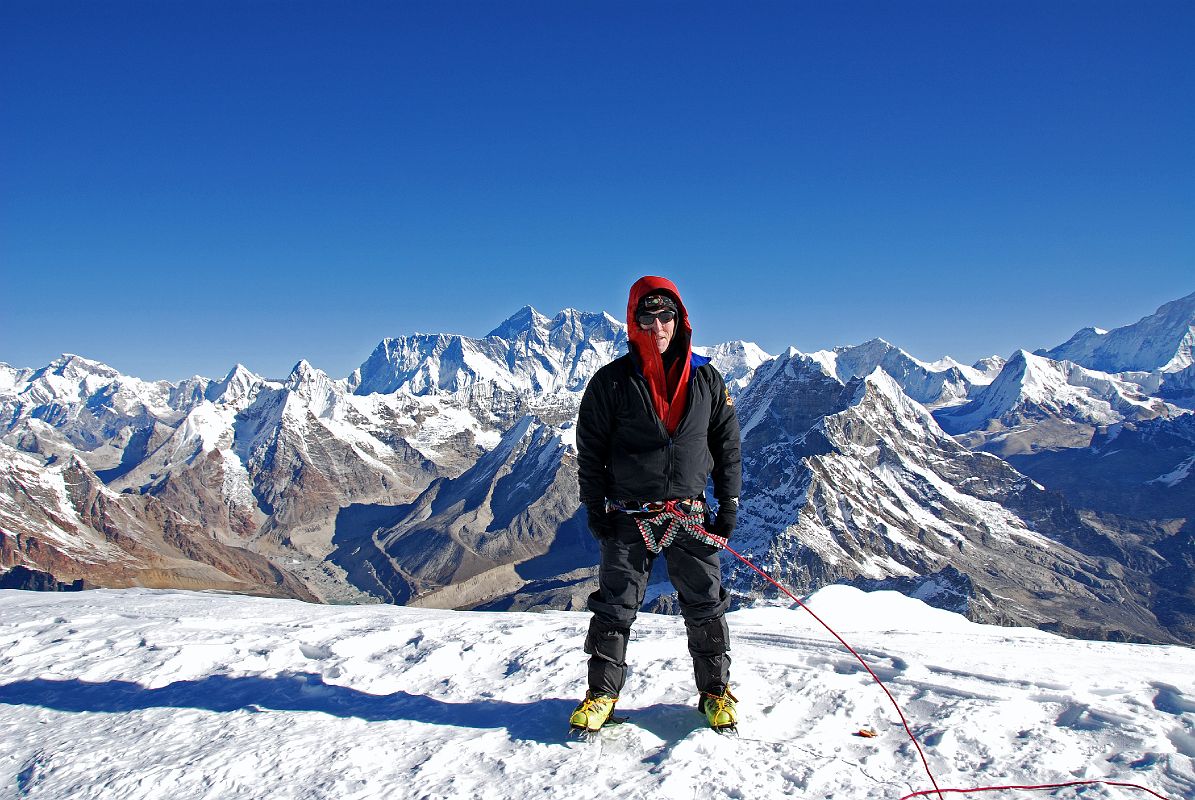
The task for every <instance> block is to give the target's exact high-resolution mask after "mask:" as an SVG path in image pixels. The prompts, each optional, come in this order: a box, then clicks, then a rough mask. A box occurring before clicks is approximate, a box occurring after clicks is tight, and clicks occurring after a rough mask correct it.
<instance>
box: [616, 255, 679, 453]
mask: <svg viewBox="0 0 1195 800" xmlns="http://www.w3.org/2000/svg"><path fill="white" fill-rule="evenodd" d="M660 291H663V292H665V293H667V294H669V295H671V296H672V299H673V300H675V301H676V308H677V320H676V333H675V334H673V337H672V343H671V344H669V345H668V349H669V351H671V352H672V353H676V354H677V358H676V359H675V360H674V361H673V363H672V368H671V369H669V370H668V374H667V375H665V374H664V359H663V357H662V356H661V354H660V353H659V352H658V351H657V350H656V345H655V342H653V341H652V339H651V336H650V335H649V334H648V333H647V332H646V331H644V330H641V329H640V328H639V324H638V323H637V322H635V310H636V309H637V308H638V307H639V301H640V300H642V299H643V298H644V297H646V296H647V295H649V294H656V293H658V292H660ZM692 338H693V329H692V327H690V325H689V313H688V312H687V311H685V304H684V302H683V301H681V299H680V292H678V291H677V290H676V286H675V285H674V284H673V283H672V281H670V280H668V279H667V278H660V277H657V276H655V275H647V276H645V277H642V278H640V279H639V280H637V281H635V285H634V286H632V287H631V294H630V297H629V298H628V299H627V340H628V341H629V342H630V347H631V349H632V350H633V351H634V352H635V354H636V355H638V356H639V363H640V364H642V365H643V377H645V378H646V379H647V385H648V387H649V388H650V390H651V402H652V405H653V406H655V409H656V415H657V416H658V417H659V418H660V421H661V422H663V423H664V427H665V428H666V429H667V430H668V434H669V435H672V434H674V433H676V429H677V427H678V426H679V425H680V419H681V416H682V415H683V414H684V413H685V403H686V401H687V400H688V399H689V361H690V353H691V352H692V351H691V344H692Z"/></svg>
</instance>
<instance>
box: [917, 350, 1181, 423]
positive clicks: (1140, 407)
mask: <svg viewBox="0 0 1195 800" xmlns="http://www.w3.org/2000/svg"><path fill="white" fill-rule="evenodd" d="M1177 411H1178V409H1175V408H1173V407H1171V406H1168V405H1167V404H1166V403H1164V402H1163V401H1161V400H1157V399H1155V398H1151V397H1148V396H1147V395H1145V394H1144V393H1143V392H1142V391H1141V390H1140V387H1139V386H1137V385H1136V384H1134V383H1131V382H1128V381H1125V380H1121V379H1120V378H1118V377H1117V376H1115V375H1109V374H1108V373H1105V372H1100V371H1098V370H1091V369H1086V368H1084V367H1082V366H1079V365H1078V364H1074V363H1072V362H1070V361H1056V360H1054V359H1051V358H1047V357H1046V356H1042V355H1037V354H1034V353H1030V352H1028V351H1026V350H1018V351H1017V352H1016V353H1014V354H1013V355H1012V357H1011V358H1010V359H1009V360H1008V362H1007V363H1006V364H1005V365H1004V367H1003V368H1002V369H1001V371H1000V374H999V375H998V376H997V377H996V379H995V380H994V381H992V383H991V384H989V385H988V386H987V387H985V388H984V389H982V390H981V391H979V392H978V393H977V394H976V395H975V396H974V397H973V399H972V400H971V401H970V402H968V403H967V404H965V405H963V406H960V407H958V408H955V409H950V410H946V411H942V412H940V413H938V414H936V416H937V419H938V421H939V423H941V424H942V426H943V427H944V428H945V429H946V430H948V431H950V432H951V433H962V432H966V431H973V430H976V429H978V428H981V427H984V426H986V425H988V423H989V422H990V421H991V420H1001V421H1003V422H1005V423H1006V424H1014V417H1018V416H1019V415H1023V414H1026V413H1028V414H1029V415H1030V416H1032V417H1033V418H1034V419H1036V420H1038V421H1040V420H1042V419H1049V418H1055V419H1065V420H1066V421H1068V422H1070V423H1073V422H1080V423H1084V424H1087V425H1110V424H1113V423H1116V422H1119V421H1121V420H1123V419H1125V418H1133V419H1147V418H1151V417H1154V416H1158V415H1168V414H1171V413H1177Z"/></svg>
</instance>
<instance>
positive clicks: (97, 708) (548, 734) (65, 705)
mask: <svg viewBox="0 0 1195 800" xmlns="http://www.w3.org/2000/svg"><path fill="white" fill-rule="evenodd" d="M575 703H576V701H575V700H564V699H559V698H548V699H545V700H538V701H535V702H531V703H511V702H507V701H504V700H474V701H468V702H462V703H451V702H446V701H443V700H436V699H434V698H431V697H427V696H425V695H420V694H410V693H408V692H403V691H398V692H394V693H393V694H386V695H375V694H369V693H367V692H362V691H359V690H357V689H352V688H349V687H347V686H337V685H334V684H328V683H325V682H324V681H323V679H322V678H321V677H320V676H319V675H316V674H314V673H308V672H299V673H283V674H281V675H278V676H276V677H272V678H264V677H259V676H242V677H233V676H230V675H210V676H208V677H206V678H200V679H198V680H191V681H176V682H174V683H171V684H169V685H167V686H162V687H160V688H156V689H149V688H146V687H144V686H142V685H141V684H139V683H134V682H131V681H104V682H102V683H92V682H89V681H81V680H77V679H72V680H46V679H44V678H35V679H33V680H27V681H15V682H13V683H7V684H0V704H3V705H27V706H41V707H43V708H48V709H52V710H55V711H67V712H74V713H78V712H91V713H101V714H120V713H126V712H131V711H143V710H146V709H150V708H194V709H200V710H205V711H216V712H231V711H249V712H265V711H313V712H319V713H323V714H329V715H332V716H335V717H345V718H348V717H355V718H357V719H363V720H366V721H367V722H385V721H392V720H408V721H411V722H421V723H426V724H431V725H452V726H457V727H462V728H493V729H505V730H506V731H507V733H508V734H509V735H510V737H511V738H512V739H521V740H526V741H535V742H541V743H544V744H555V743H560V742H564V741H566V739H567V727H568V722H567V720H568V715H569V713H570V712H571V711H572V709H573V706H574V705H575ZM630 713H631V714H632V716H633V717H634V722H635V723H636V724H638V725H639V726H640V727H642V728H644V729H645V730H648V731H651V732H652V733H654V734H656V735H657V736H660V737H661V738H663V739H665V740H671V741H677V740H679V739H681V738H684V736H686V735H687V734H689V733H691V732H692V731H693V730H694V729H695V728H697V727H699V723H700V720H699V718H698V715H697V714H695V713H694V711H693V709H692V707H688V706H678V705H661V706H651V707H648V708H644V709H641V710H637V709H632V710H631V711H630Z"/></svg>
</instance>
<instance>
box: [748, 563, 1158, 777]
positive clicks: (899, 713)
mask: <svg viewBox="0 0 1195 800" xmlns="http://www.w3.org/2000/svg"><path fill="white" fill-rule="evenodd" d="M725 547H726V551H727V552H728V553H730V554H731V555H732V556H734V557H735V558H737V559H738V560H739V561H742V562H743V563H744V564H746V565H747V566H748V567H750V568H751V569H753V570H755V571H756V572H758V573H759V574H760V575H762V576H763V577H764V579H765V580H767V581H768V583H770V584H772V585H773V586H775V587H776V588H777V589H779V590H780V591H782V592H784V593H785V594H786V595H788V596H789V597H790V598H791V599H792V600H793V602H795V603H796V604H797V605H799V606H800V607H801V608H803V609H805V610H806V611H808V612H809V615H810V616H812V617H813V618H814V619H815V620H817V621H818V623H819V624H820V625H821V626H822V627H823V628H825V629H826V630H828V631H829V632H830V634H831V635H832V636H833V637H834V638H835V639H837V640H838V642H839V644H841V645H842V646H843V647H845V648H846V649H847V650H849V651H850V653H851V655H853V656H854V657H855V658H857V659H858V660H859V663H860V664H862V665H863V669H865V670H867V674H868V675H870V676H871V677H872V678H873V679H875V682H876V683H878V684H879V685H880V688H881V689H883V690H884V694H886V695H888V700H889V701H891V703H892V707H893V708H894V709H896V714H897V716H899V717H900V722H901V724H902V725H904V726H905V733H907V734H908V735H909V740H910V741H912V742H913V746H914V747H916V748H917V755H919V756H921V765H922V766H923V767H925V774H926V776H928V777H929V782H930V783H932V784H933V786H934V788H932V789H925V790H923V791H920V792H913V793H912V794H907V795H905V796H904V797H902V798H900V800H910V798H913V797H925V796H927V795H932V794H936V795H937V796H938V799H939V800H942V795H944V794H971V793H974V792H996V791H1004V790H1024V791H1034V790H1044V789H1061V788H1064V787H1067V786H1092V785H1096V784H1102V785H1105V786H1120V787H1124V788H1129V789H1139V790H1141V791H1143V792H1147V793H1149V794H1151V795H1153V796H1154V797H1157V798H1159V799H1160V800H1170V798H1168V797H1166V796H1165V795H1160V794H1158V793H1157V792H1155V791H1153V790H1152V789H1147V788H1145V787H1144V786H1138V785H1137V784H1135V783H1121V782H1118V781H1101V780H1086V781H1070V782H1067V783H1047V784H1039V785H1032V786H976V787H974V788H972V789H941V788H939V787H938V781H937V779H936V778H935V777H934V773H933V770H931V769H930V767H929V761H928V760H927V759H926V757H925V751H924V750H922V749H921V742H919V741H917V737H916V736H914V735H913V729H912V728H910V727H909V721H908V720H907V719H905V715H904V712H903V711H902V710H901V708H900V704H899V703H897V702H896V698H895V697H893V696H892V692H890V691H888V687H887V686H885V685H884V682H883V681H882V680H880V676H879V675H876V674H875V672H874V671H873V670H872V668H871V666H870V665H868V663H867V662H866V661H864V660H863V656H861V655H859V654H858V653H857V652H856V651H855V648H853V647H851V646H850V645H849V644H847V642H846V640H845V639H843V638H842V637H841V636H839V635H838V632H837V631H835V630H834V629H833V628H831V627H830V626H829V625H827V624H826V622H825V621H824V620H823V619H822V618H821V617H819V616H818V615H817V614H815V613H814V611H813V609H811V608H810V607H809V606H807V605H805V604H804V603H803V602H801V599H800V598H799V597H797V596H796V595H795V594H793V593H792V592H790V591H789V590H788V589H785V588H784V587H783V586H781V585H780V584H779V583H777V582H776V580H775V579H774V578H773V577H772V576H771V575H769V574H768V573H766V572H764V571H763V570H762V569H760V568H759V567H757V566H755V565H754V564H752V563H751V562H750V561H748V560H747V559H746V558H745V557H743V556H742V555H740V554H739V553H737V552H735V551H734V550H733V549H732V548H731V547H730V546H729V545H725Z"/></svg>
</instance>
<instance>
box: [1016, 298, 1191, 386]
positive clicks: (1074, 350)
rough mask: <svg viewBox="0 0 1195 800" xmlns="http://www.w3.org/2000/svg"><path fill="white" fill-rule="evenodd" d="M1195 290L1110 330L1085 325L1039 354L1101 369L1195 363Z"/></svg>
mask: <svg viewBox="0 0 1195 800" xmlns="http://www.w3.org/2000/svg"><path fill="white" fill-rule="evenodd" d="M1193 348H1195V293H1192V294H1189V295H1187V296H1186V297H1183V298H1180V299H1178V300H1173V301H1171V302H1169V303H1165V304H1163V305H1162V306H1161V307H1159V308H1158V310H1157V311H1155V312H1154V313H1153V314H1150V315H1149V316H1146V317H1142V318H1141V319H1140V320H1138V321H1137V322H1134V323H1133V324H1131V325H1125V326H1123V327H1120V328H1116V329H1114V330H1111V331H1103V330H1101V329H1099V328H1084V329H1082V330H1081V331H1079V332H1077V333H1076V334H1075V335H1074V336H1072V337H1071V338H1070V339H1068V340H1067V341H1066V342H1064V343H1063V344H1061V345H1059V346H1057V347H1055V348H1053V349H1051V350H1039V351H1037V352H1038V353H1039V354H1040V355H1044V356H1047V357H1049V358H1052V359H1054V360H1056V361H1061V360H1066V361H1072V362H1074V363H1076V364H1082V365H1083V366H1085V367H1088V368H1090V369H1097V370H1100V371H1102V372H1128V371H1144V372H1148V371H1150V370H1161V371H1162V372H1177V371H1179V370H1181V369H1185V368H1186V367H1189V366H1191V365H1192V363H1195V356H1193V355H1192V350H1193Z"/></svg>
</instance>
